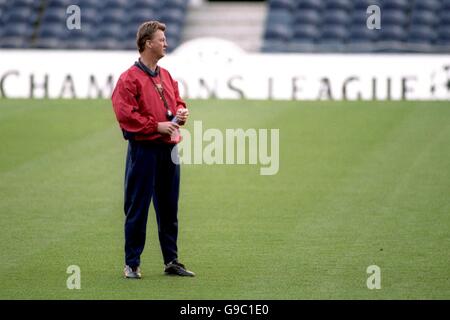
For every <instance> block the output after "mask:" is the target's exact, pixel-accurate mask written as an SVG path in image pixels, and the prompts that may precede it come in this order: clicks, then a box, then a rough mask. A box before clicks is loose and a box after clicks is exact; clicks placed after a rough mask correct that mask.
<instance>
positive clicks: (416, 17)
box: [411, 9, 439, 26]
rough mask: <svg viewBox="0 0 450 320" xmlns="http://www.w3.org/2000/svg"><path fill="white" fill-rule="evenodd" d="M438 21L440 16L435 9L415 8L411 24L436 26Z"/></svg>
mask: <svg viewBox="0 0 450 320" xmlns="http://www.w3.org/2000/svg"><path fill="white" fill-rule="evenodd" d="M438 22H439V21H438V16H437V14H436V13H434V12H433V11H428V10H416V9H414V10H413V12H412V14H411V25H428V26H434V25H436V24H437V23H438Z"/></svg>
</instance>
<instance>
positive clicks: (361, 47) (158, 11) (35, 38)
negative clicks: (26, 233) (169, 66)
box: [0, 0, 450, 53]
mask: <svg viewBox="0 0 450 320" xmlns="http://www.w3.org/2000/svg"><path fill="white" fill-rule="evenodd" d="M72 4H75V5H78V6H79V7H80V8H81V10H82V11H81V29H80V30H79V29H73V30H69V29H68V28H67V27H66V20H67V17H68V15H69V14H70V13H69V14H68V13H67V12H66V10H67V7H68V6H70V5H72ZM187 4H188V0H104V1H97V0H15V1H7V0H0V47H1V48H41V49H107V50H108V49H115V50H135V49H136V44H135V40H134V38H135V35H136V30H137V27H138V26H139V24H140V23H142V22H143V21H146V20H152V19H158V20H160V21H162V22H165V23H166V24H167V30H166V36H167V39H168V43H169V51H172V50H174V49H175V48H176V47H177V46H178V45H179V44H180V43H181V42H182V41H183V39H182V35H183V31H184V28H185V21H186V15H187V10H188V9H187ZM373 4H375V5H377V6H379V7H380V9H381V29H374V30H370V29H368V28H367V24H366V23H367V18H368V16H369V14H368V13H367V8H368V7H369V6H370V5H373ZM266 5H267V9H268V11H267V15H266V18H265V21H264V32H263V45H262V48H261V51H263V52H341V53H345V52H361V53H363V52H367V53H377V52H380V53H385V52H417V53H448V52H450V0H267V3H266ZM258 39H261V36H258Z"/></svg>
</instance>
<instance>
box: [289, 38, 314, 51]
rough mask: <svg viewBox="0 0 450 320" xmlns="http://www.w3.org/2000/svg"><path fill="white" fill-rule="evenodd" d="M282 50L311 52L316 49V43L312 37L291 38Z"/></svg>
mask: <svg viewBox="0 0 450 320" xmlns="http://www.w3.org/2000/svg"><path fill="white" fill-rule="evenodd" d="M284 51H287V52H305V53H311V52H315V51H316V45H315V42H314V41H313V40H312V39H293V40H292V41H290V42H289V43H288V44H287V45H286V46H285V48H284Z"/></svg>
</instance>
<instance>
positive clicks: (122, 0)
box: [102, 0, 129, 10]
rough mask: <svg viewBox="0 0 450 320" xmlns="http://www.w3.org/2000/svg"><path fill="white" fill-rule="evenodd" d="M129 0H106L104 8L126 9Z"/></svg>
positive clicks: (103, 4)
mask: <svg viewBox="0 0 450 320" xmlns="http://www.w3.org/2000/svg"><path fill="white" fill-rule="evenodd" d="M128 3H129V1H128V0H104V1H103V3H102V9H103V10H107V9H125V8H126V7H127V6H128Z"/></svg>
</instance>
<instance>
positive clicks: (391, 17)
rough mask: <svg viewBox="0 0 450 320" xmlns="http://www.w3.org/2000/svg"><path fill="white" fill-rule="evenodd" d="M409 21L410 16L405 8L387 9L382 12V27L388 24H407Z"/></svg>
mask: <svg viewBox="0 0 450 320" xmlns="http://www.w3.org/2000/svg"><path fill="white" fill-rule="evenodd" d="M408 23H409V16H408V14H407V13H406V12H405V11H403V10H398V9H385V10H383V11H382V12H381V28H383V26H386V25H399V26H406V25H407V24H408Z"/></svg>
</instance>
